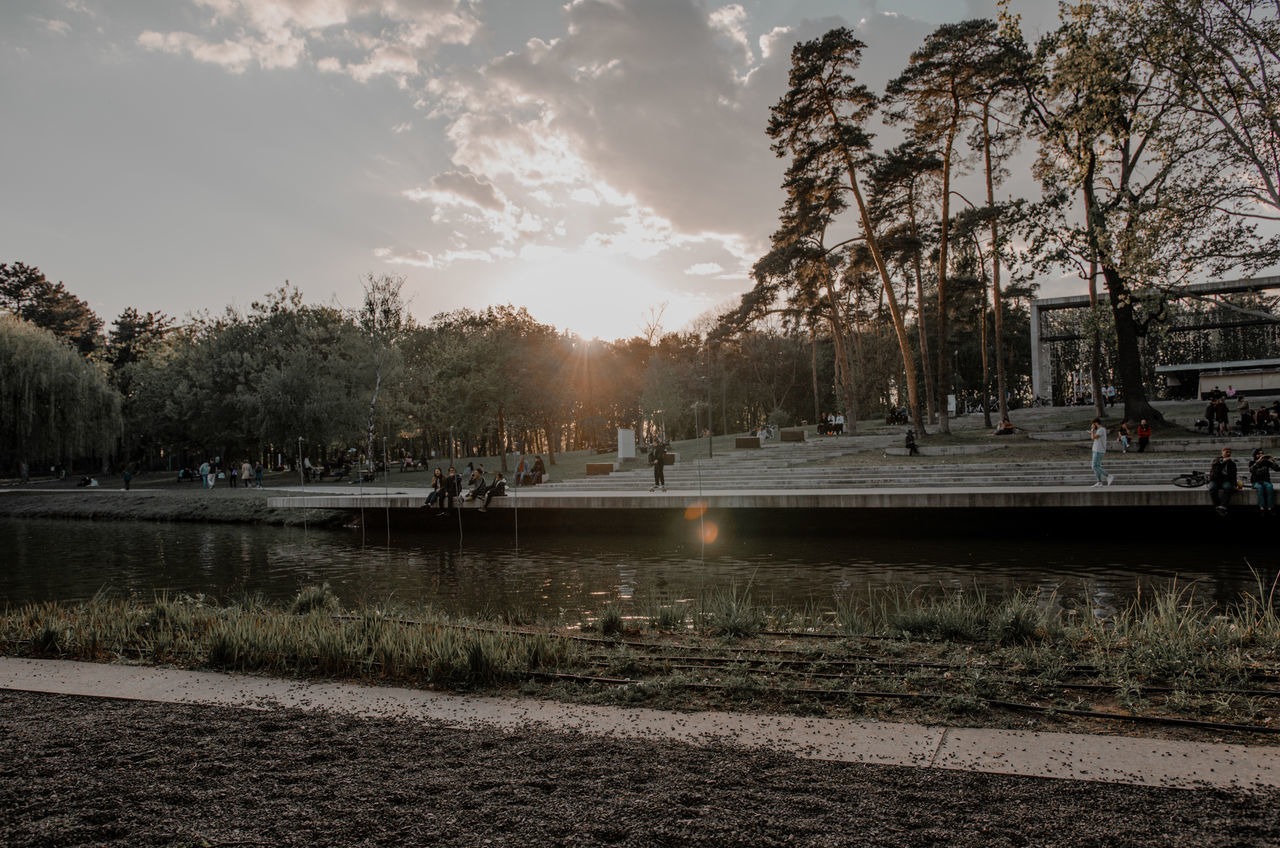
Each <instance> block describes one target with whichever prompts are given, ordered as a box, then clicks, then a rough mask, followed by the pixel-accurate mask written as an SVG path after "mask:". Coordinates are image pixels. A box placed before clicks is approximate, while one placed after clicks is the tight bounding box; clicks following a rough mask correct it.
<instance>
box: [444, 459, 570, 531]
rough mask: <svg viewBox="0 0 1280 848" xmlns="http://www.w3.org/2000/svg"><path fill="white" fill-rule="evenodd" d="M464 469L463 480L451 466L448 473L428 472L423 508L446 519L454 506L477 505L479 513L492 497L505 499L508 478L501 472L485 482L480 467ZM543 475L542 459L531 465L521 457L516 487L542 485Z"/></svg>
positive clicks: (545, 471) (545, 470)
mask: <svg viewBox="0 0 1280 848" xmlns="http://www.w3.org/2000/svg"><path fill="white" fill-rule="evenodd" d="M464 470H465V471H466V472H467V474H466V477H464V476H463V475H462V474H459V473H458V469H457V468H455V467H454V466H452V465H450V466H449V472H448V473H447V474H446V473H444V472H443V471H441V470H440V468H439V467H438V466H437V467H436V469H435V470H434V471H433V472H431V494H429V495H427V500H426V503H424V504H423V507H425V508H428V509H429V508H431V507H437V508H438V509H439V512H437V513H436V515H437V516H445V515H448V514H449V510H451V509H453V508H454V507H457V508H459V509H460V508H462V507H463V506H465V505H466V504H468V503H479V504H480V512H488V511H489V504H490V503H491V502H492V501H493V499H494V498H502V497H506V494H507V477H506V475H505V474H503V473H502V472H501V471H495V472H494V474H493V479H492V480H486V479H485V473H484V466H483V465H479V466H477V465H473V464H472V463H470V462H468V463H467V467H466V469H464ZM546 473H547V468H546V466H545V465H544V464H543V462H542V457H541V456H538V457H536V458H535V459H534V461H533V464H532V465H530V464H529V463H528V462H527V461H526V460H525V458H524V457H521V458H520V464H519V465H517V466H516V485H518V486H519V485H528V484H537V483H541V482H542V480H543V478H544V477H545V476H546Z"/></svg>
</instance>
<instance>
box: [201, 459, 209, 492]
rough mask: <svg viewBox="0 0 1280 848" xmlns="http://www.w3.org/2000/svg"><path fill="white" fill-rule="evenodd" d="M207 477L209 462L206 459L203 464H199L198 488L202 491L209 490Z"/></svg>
mask: <svg viewBox="0 0 1280 848" xmlns="http://www.w3.org/2000/svg"><path fill="white" fill-rule="evenodd" d="M209 476H210V470H209V460H207V459H206V460H205V461H204V462H202V463H200V488H202V489H208V488H211V487H210V485H209Z"/></svg>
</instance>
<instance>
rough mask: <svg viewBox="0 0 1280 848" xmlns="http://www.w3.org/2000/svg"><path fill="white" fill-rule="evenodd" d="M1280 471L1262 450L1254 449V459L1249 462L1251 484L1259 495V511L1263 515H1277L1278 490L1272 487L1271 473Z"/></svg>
mask: <svg viewBox="0 0 1280 848" xmlns="http://www.w3.org/2000/svg"><path fill="white" fill-rule="evenodd" d="M1272 471H1280V465H1276V461H1275V460H1274V459H1272V458H1271V455H1270V454H1264V453H1263V452H1262V448H1254V451H1253V459H1252V460H1251V461H1250V462H1249V482H1250V483H1252V484H1253V488H1254V490H1255V491H1256V492H1257V493H1258V509H1259V510H1261V511H1262V514H1263V515H1275V512H1276V490H1275V487H1274V486H1272V485H1271V472H1272Z"/></svg>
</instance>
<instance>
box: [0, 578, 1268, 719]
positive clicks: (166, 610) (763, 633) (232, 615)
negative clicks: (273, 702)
mask: <svg viewBox="0 0 1280 848" xmlns="http://www.w3.org/2000/svg"><path fill="white" fill-rule="evenodd" d="M1274 588H1275V587H1274V586H1260V587H1259V591H1258V592H1257V593H1255V594H1253V595H1248V596H1245V597H1243V598H1242V599H1241V600H1240V601H1239V602H1237V603H1234V604H1231V605H1229V606H1226V607H1223V606H1214V605H1210V604H1206V603H1202V602H1201V601H1200V600H1198V599H1197V598H1196V597H1195V595H1194V593H1193V592H1191V591H1189V590H1183V591H1176V590H1170V591H1167V592H1162V593H1159V594H1155V595H1152V596H1148V597H1143V598H1140V599H1139V600H1138V601H1136V602H1135V603H1134V604H1133V605H1131V606H1130V607H1129V608H1127V609H1125V610H1123V611H1121V612H1120V613H1118V614H1116V615H1114V616H1113V617H1111V618H1110V619H1107V620H1104V619H1102V618H1099V617H1098V616H1096V615H1095V614H1094V611H1093V610H1091V609H1090V608H1089V606H1088V605H1087V603H1086V602H1084V601H1080V602H1074V601H1070V600H1068V601H1065V602H1064V601H1063V599H1059V598H1041V597H1036V596H1017V597H1013V598H1010V599H1006V600H1002V601H999V602H990V601H988V600H987V599H986V598H985V597H983V596H982V595H981V594H979V593H972V592H970V593H964V592H959V593H944V594H938V595H934V596H930V597H925V596H922V595H918V594H905V593H897V592H883V593H880V594H878V595H876V596H873V598H872V599H871V600H870V601H867V602H862V603H856V604H855V603H850V604H847V605H841V606H838V607H836V608H834V609H826V610H818V609H810V610H800V611H797V610H780V609H773V608H769V607H765V606H761V605H759V604H757V603H756V602H755V601H754V600H753V599H752V598H751V597H750V595H749V594H747V593H744V592H734V591H725V592H719V593H715V594H711V595H707V596H705V597H701V598H697V599H694V600H690V601H686V602H669V601H668V602H661V601H658V600H654V601H652V602H650V603H649V604H648V605H647V606H648V608H647V609H646V610H645V611H644V613H643V614H642V615H641V616H639V617H635V618H630V619H625V618H623V616H622V614H621V612H620V611H619V610H618V609H617V608H616V607H607V608H606V609H605V610H604V611H603V613H602V614H601V615H600V616H599V617H598V618H596V619H593V620H590V621H585V622H582V623H581V625H580V626H574V627H564V626H558V627H553V626H547V625H540V624H538V623H536V622H530V621H520V620H511V619H510V618H509V619H508V620H505V621H498V620H494V621H476V620H470V619H462V618H457V617H451V616H448V615H445V614H442V613H439V612H435V611H432V610H422V609H406V608H398V607H393V606H362V607H359V608H356V609H350V610H344V609H342V608H340V606H339V605H338V602H337V601H336V599H335V598H334V597H333V595H332V594H331V593H330V592H329V590H328V588H327V586H322V587H312V588H308V589H305V590H303V591H302V592H301V593H299V595H298V597H297V598H296V599H295V600H294V602H293V603H292V604H291V605H268V604H264V603H261V602H258V601H254V600H246V601H243V602H240V603H236V604H230V605H213V604H210V603H208V602H206V601H205V600H204V599H201V598H189V597H181V598H171V597H162V598H158V599H156V600H155V601H153V602H150V603H141V602H137V601H133V600H123V599H113V598H105V597H100V598H96V599H94V600H92V601H90V602H86V603H80V604H54V603H42V604H32V605H27V606H23V607H16V608H12V609H7V610H5V611H4V612H3V615H2V616H0V650H2V651H3V652H4V653H6V654H10V655H21V656H43V657H64V658H74V659H85V660H95V661H127V662H142V663H156V664H172V665H177V666H181V667H187V668H201V669H221V670H235V671H249V672H259V673H266V674H273V675H284V676H298V677H326V678H327V677H335V678H347V679H356V680H363V681H368V682H388V683H395V684H399V685H408V686H424V687H429V688H438V689H450V690H471V691H486V692H507V693H518V694H521V695H525V696H545V697H552V698H557V699H563V700H569V701H575V702H587V703H609V704H625V705H636V706H639V705H647V706H654V707H663V708H675V709H689V710H698V709H738V710H747V711H754V712H777V713H792V714H806V715H831V716H869V717H875V718H886V719H896V720H913V721H924V722H929V723H942V724H961V725H981V726H998V727H1028V726H1031V727H1039V728H1060V729H1063V728H1085V729H1092V730H1096V729H1099V726H1101V727H1102V728H1105V729H1106V730H1109V731H1110V730H1114V731H1117V732H1142V733H1148V734H1150V733H1156V734H1160V735H1167V734H1172V735H1203V734H1206V733H1208V734H1213V735H1221V734H1224V733H1231V734H1233V735H1243V736H1245V737H1249V738H1256V739H1268V740H1274V736H1272V735H1271V733H1272V731H1273V730H1280V616H1277V606H1276V601H1277V600H1280V599H1277V598H1276V597H1274V595H1273V594H1272V591H1273V590H1274Z"/></svg>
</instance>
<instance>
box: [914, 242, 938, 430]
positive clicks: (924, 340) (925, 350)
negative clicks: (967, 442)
mask: <svg viewBox="0 0 1280 848" xmlns="http://www.w3.org/2000/svg"><path fill="white" fill-rule="evenodd" d="M911 229H912V232H915V222H914V221H912V224H911ZM913 264H914V265H915V272H916V333H917V335H919V337H920V367H921V370H923V372H924V374H923V376H924V393H925V398H926V401H925V402H926V404H927V405H928V407H929V423H930V424H933V423H935V422H936V421H937V420H938V418H937V412H938V410H937V407H936V406H935V405H934V397H933V395H934V391H933V374H932V372H931V371H930V368H929V335H928V333H927V332H926V331H925V315H924V272H923V270H922V269H921V268H920V255H919V254H918V253H917V254H916V257H915V260H914V262H913ZM920 433H921V435H923V434H924V430H921V431H920Z"/></svg>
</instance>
